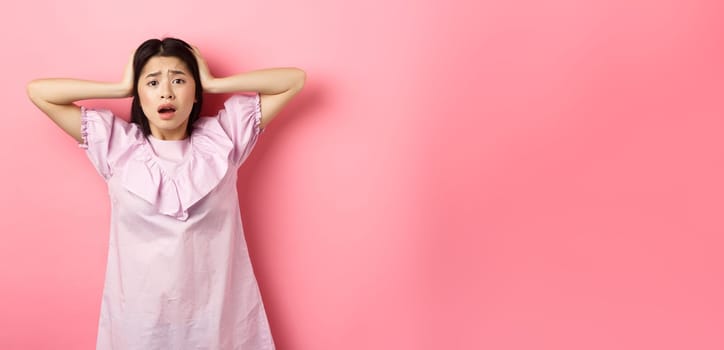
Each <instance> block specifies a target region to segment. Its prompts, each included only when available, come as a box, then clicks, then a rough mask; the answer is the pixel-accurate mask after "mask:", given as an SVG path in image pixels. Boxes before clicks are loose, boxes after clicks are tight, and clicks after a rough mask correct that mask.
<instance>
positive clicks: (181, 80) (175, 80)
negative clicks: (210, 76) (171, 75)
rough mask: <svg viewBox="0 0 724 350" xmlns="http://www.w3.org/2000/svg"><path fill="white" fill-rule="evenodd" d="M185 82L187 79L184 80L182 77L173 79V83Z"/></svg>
mask: <svg viewBox="0 0 724 350" xmlns="http://www.w3.org/2000/svg"><path fill="white" fill-rule="evenodd" d="M185 82H186V80H183V79H181V78H178V79H174V80H173V83H174V84H183V83H185Z"/></svg>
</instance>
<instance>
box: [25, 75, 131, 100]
mask: <svg viewBox="0 0 724 350" xmlns="http://www.w3.org/2000/svg"><path fill="white" fill-rule="evenodd" d="M130 95H131V91H130V89H129V88H128V87H127V84H124V83H105V82H97V81H88V80H77V79H39V80H34V81H32V82H30V83H29V84H28V96H30V99H31V100H33V102H36V104H37V103H38V102H48V103H52V104H56V105H69V104H72V103H73V102H76V101H79V100H87V99H96V98H123V97H129V96H130Z"/></svg>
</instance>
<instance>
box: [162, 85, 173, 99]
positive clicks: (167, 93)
mask: <svg viewBox="0 0 724 350" xmlns="http://www.w3.org/2000/svg"><path fill="white" fill-rule="evenodd" d="M175 97H176V96H175V95H174V93H173V89H172V88H171V84H163V87H162V88H161V99H162V100H165V99H169V100H173V99H174V98H175Z"/></svg>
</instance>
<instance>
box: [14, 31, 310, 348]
mask: <svg viewBox="0 0 724 350" xmlns="http://www.w3.org/2000/svg"><path fill="white" fill-rule="evenodd" d="M304 80H305V73H304V71H302V70H300V69H297V68H276V69H265V70H259V71H252V72H248V73H242V74H238V75H234V76H229V77H225V78H216V77H214V76H212V75H211V74H210V72H209V69H208V67H207V65H206V63H205V61H204V60H203V58H202V57H201V55H200V53H199V51H198V50H197V49H195V48H193V47H191V46H189V45H188V44H187V43H185V42H184V41H181V40H178V39H174V38H166V39H163V40H158V39H151V40H148V41H146V42H144V43H143V44H141V46H140V47H138V49H137V50H136V51H135V53H134V55H133V58H132V60H131V62H129V63H128V65H127V67H126V69H125V73H124V76H123V79H122V81H121V82H119V83H103V82H93V81H84V80H75V79H41V80H35V81H32V82H30V83H29V84H28V89H27V90H28V95H29V97H30V99H31V100H32V101H33V103H34V104H35V105H36V106H37V107H38V108H39V109H40V110H41V111H43V112H44V113H45V114H47V115H48V116H49V117H50V119H51V120H53V122H55V123H56V124H57V125H58V126H60V127H61V128H62V129H63V130H64V131H65V132H66V133H68V134H69V135H70V136H72V137H73V138H75V139H76V140H77V141H78V142H79V145H80V147H82V148H84V149H85V151H86V154H87V155H88V157H89V159H90V160H91V162H92V164H93V165H94V167H95V168H96V169H97V171H98V172H99V173H100V174H101V175H102V176H103V178H104V179H105V181H106V183H107V185H108V190H109V197H110V200H111V229H110V242H109V251H108V261H107V268H106V276H105V278H106V280H105V284H104V289H103V298H102V303H101V311H100V318H99V326H98V338H97V348H98V349H115V350H118V349H143V350H152V349H159V350H161V349H163V350H167V349H274V342H273V340H272V336H271V332H270V329H269V325H268V321H267V317H266V313H265V310H264V305H263V303H262V299H261V296H260V294H259V289H258V286H257V282H256V279H255V277H254V273H253V270H252V266H251V262H250V260H249V254H248V251H247V247H246V243H245V240H244V232H243V228H242V223H241V217H240V213H239V203H238V196H237V192H236V177H237V169H238V168H239V166H241V164H242V163H243V162H244V160H245V159H246V158H247V156H248V155H249V153H250V152H251V150H252V148H253V147H254V145H255V144H256V142H257V140H258V138H259V135H260V134H261V133H262V131H263V130H264V127H265V126H266V125H268V124H269V122H271V121H272V120H273V119H274V118H275V116H276V115H277V114H278V113H279V111H280V110H281V109H282V107H283V106H284V105H286V104H287V103H288V102H289V101H290V100H291V99H292V97H294V96H295V95H296V94H297V93H298V92H299V91H300V90H301V89H302V87H303V85H304ZM204 92H206V93H229V92H254V94H252V95H244V94H237V95H234V96H233V97H231V98H230V99H228V100H227V101H226V102H225V104H224V108H223V109H222V110H221V111H219V113H218V114H217V115H216V116H213V117H200V115H199V114H200V111H201V104H202V100H203V93H204ZM131 96H132V97H133V101H132V106H131V122H130V123H128V122H126V121H124V120H122V119H120V118H117V117H115V116H114V115H113V114H112V113H111V112H110V111H107V110H92V109H86V108H84V107H81V106H78V105H76V104H75V102H76V101H79V100H86V99H98V98H124V97H131Z"/></svg>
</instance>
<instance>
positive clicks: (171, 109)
mask: <svg viewBox="0 0 724 350" xmlns="http://www.w3.org/2000/svg"><path fill="white" fill-rule="evenodd" d="M173 112H176V108H174V107H173V106H170V107H161V108H159V109H158V113H161V114H163V113H173Z"/></svg>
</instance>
